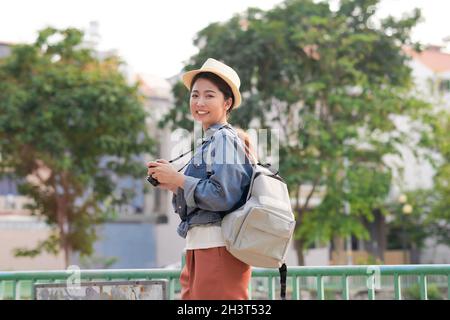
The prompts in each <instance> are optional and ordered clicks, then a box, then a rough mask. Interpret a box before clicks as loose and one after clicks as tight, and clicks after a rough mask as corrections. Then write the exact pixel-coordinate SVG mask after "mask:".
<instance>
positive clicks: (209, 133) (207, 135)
mask: <svg viewBox="0 0 450 320" xmlns="http://www.w3.org/2000/svg"><path fill="white" fill-rule="evenodd" d="M225 125H228V126H229V123H215V124H212V125H210V126H209V127H208V129H206V131H205V137H204V138H203V141H207V140H209V139H210V138H211V137H212V136H213V135H214V133H215V132H216V131H217V130H219V128H221V127H223V126H225Z"/></svg>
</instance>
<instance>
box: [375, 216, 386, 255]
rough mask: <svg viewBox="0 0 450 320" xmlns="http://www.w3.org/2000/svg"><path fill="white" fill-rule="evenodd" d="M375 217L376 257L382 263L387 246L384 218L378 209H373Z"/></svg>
mask: <svg viewBox="0 0 450 320" xmlns="http://www.w3.org/2000/svg"><path fill="white" fill-rule="evenodd" d="M375 215H376V219H375V221H377V222H378V224H377V227H378V237H377V238H378V239H377V240H378V250H377V257H378V259H380V261H382V262H383V263H384V252H385V251H386V246H387V232H386V218H385V216H384V215H383V214H382V213H381V211H380V210H379V209H375Z"/></svg>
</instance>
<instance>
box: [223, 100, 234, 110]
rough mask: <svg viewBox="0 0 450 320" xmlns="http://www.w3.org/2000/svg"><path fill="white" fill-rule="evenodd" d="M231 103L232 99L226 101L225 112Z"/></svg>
mask: <svg viewBox="0 0 450 320" xmlns="http://www.w3.org/2000/svg"><path fill="white" fill-rule="evenodd" d="M232 103H233V99H232V98H228V99H227V101H226V102H225V110H226V111H228V110H229V109H230V108H231V104H232Z"/></svg>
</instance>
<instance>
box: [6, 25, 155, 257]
mask: <svg viewBox="0 0 450 320" xmlns="http://www.w3.org/2000/svg"><path fill="white" fill-rule="evenodd" d="M82 44H83V33H82V32H81V31H79V30H77V29H73V28H69V29H65V30H57V29H54V28H46V29H44V30H42V31H41V32H39V36H38V37H37V40H36V41H35V43H33V44H30V45H17V46H15V47H14V48H13V50H12V53H11V55H10V56H8V57H7V58H5V59H4V60H3V61H1V62H0V154H1V156H2V158H1V162H0V166H1V167H0V169H1V170H0V172H1V173H2V174H3V175H8V176H10V177H11V178H12V179H15V180H16V181H18V186H19V192H20V193H21V194H23V195H25V196H28V197H29V198H31V199H32V200H33V201H32V203H31V204H30V205H29V206H28V208H29V209H30V210H31V212H32V214H34V215H39V216H42V217H44V219H45V220H46V222H47V223H48V224H49V225H50V226H51V227H52V228H53V233H52V235H51V236H50V237H49V238H48V239H46V240H45V241H42V242H40V243H39V244H38V245H37V246H36V247H35V248H33V249H20V250H18V251H17V254H18V255H27V256H35V255H38V254H39V253H40V252H42V251H47V252H52V253H57V252H59V250H60V249H61V248H62V249H63V250H64V253H65V263H66V265H68V264H69V262H70V261H69V257H70V254H71V252H72V251H77V252H80V253H81V254H82V255H85V256H89V255H91V254H92V251H93V243H94V241H95V240H96V238H97V237H96V231H95V227H96V225H97V224H98V223H101V222H103V221H105V219H107V218H111V217H112V216H113V213H114V207H115V205H116V204H118V203H121V202H123V201H126V200H127V199H123V198H120V197H121V196H120V195H115V194H114V193H113V191H114V190H115V188H116V186H115V182H114V181H115V180H114V178H116V177H117V176H121V175H128V176H138V175H140V176H141V177H142V175H143V174H145V164H144V163H142V161H139V157H138V156H139V154H142V153H143V152H150V151H151V150H152V149H151V148H152V145H153V144H152V142H151V140H150V139H149V137H148V136H147V133H146V125H145V117H146V114H145V112H144V111H143V108H142V97H141V96H140V95H139V93H138V85H137V84H135V85H129V84H127V81H126V80H125V78H124V77H123V76H122V74H121V73H120V72H119V69H118V68H119V66H120V65H121V62H120V60H119V59H118V58H117V57H115V56H111V57H108V58H106V59H102V60H100V59H98V58H96V57H95V54H94V52H93V51H92V50H90V49H87V48H83V45H82Z"/></svg>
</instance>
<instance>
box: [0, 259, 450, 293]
mask: <svg viewBox="0 0 450 320" xmlns="http://www.w3.org/2000/svg"><path fill="white" fill-rule="evenodd" d="M73 274H74V271H72V270H67V271H65V270H61V271H16V272H15V271H11V272H0V300H1V299H34V298H35V297H34V296H33V294H34V293H33V292H34V290H33V287H34V285H35V284H42V283H64V282H66V281H67V280H68V279H69V277H71V276H73ZM278 275H279V274H278V270H276V269H264V268H253V271H252V281H251V284H250V286H249V292H250V297H251V298H252V299H276V298H277V297H278V295H277V291H278V287H279V285H278V281H279V280H278V279H279V278H278ZM179 276H180V270H179V269H176V270H167V269H124V270H109V269H106V270H80V272H79V277H80V280H81V281H120V280H128V281H137V280H156V279H166V280H168V286H169V287H168V290H169V299H171V300H173V299H177V298H179V293H178V292H179V281H178V279H179ZM430 278H434V280H435V281H434V283H436V284H433V285H434V286H437V287H438V288H440V289H443V290H445V289H446V291H447V294H446V296H447V299H449V300H450V290H449V287H450V265H443V264H439V265H391V266H389V265H372V266H326V267H297V266H296V267H288V299H293V300H299V299H302V293H303V292H308V293H313V295H311V296H310V297H315V298H316V299H319V300H325V299H326V298H328V297H327V293H329V292H330V291H332V292H333V293H337V294H338V296H339V298H340V299H343V300H349V299H350V298H351V292H354V291H357V292H360V293H361V292H365V293H367V299H369V300H375V299H376V293H377V292H379V291H380V289H381V288H391V287H392V290H391V291H392V297H387V298H386V297H385V296H384V299H396V300H402V298H403V297H402V286H403V285H405V286H407V287H411V285H414V283H416V286H417V287H418V291H419V297H418V298H420V299H422V300H427V299H428V298H429V297H428V289H427V287H428V279H430ZM411 279H412V280H411ZM436 279H437V281H436ZM389 290H390V289H389Z"/></svg>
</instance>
